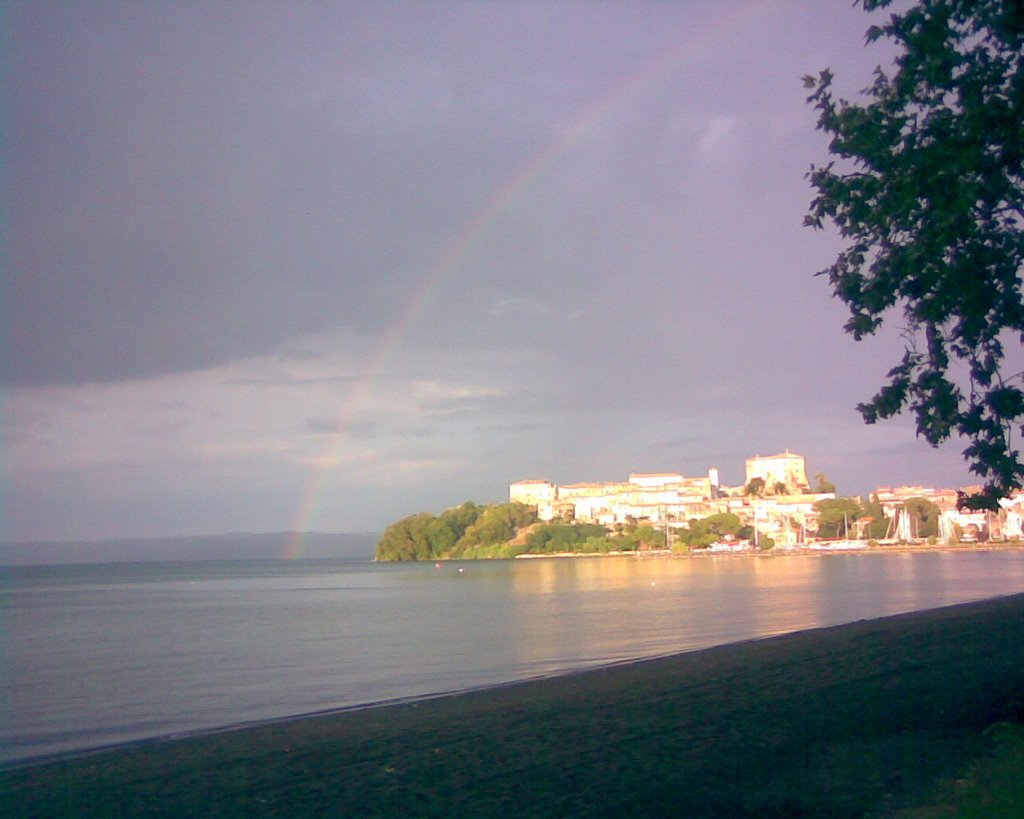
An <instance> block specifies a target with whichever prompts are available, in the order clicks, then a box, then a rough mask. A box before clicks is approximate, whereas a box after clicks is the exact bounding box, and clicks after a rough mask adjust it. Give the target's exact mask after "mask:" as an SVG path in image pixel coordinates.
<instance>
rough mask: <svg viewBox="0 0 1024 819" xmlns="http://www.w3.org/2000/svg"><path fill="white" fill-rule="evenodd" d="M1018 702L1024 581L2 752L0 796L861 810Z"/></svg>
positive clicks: (944, 768)
mask: <svg viewBox="0 0 1024 819" xmlns="http://www.w3.org/2000/svg"><path fill="white" fill-rule="evenodd" d="M1022 718H1024V595H1016V596H1013V597H1007V598H1002V599H998V600H994V601H987V602H982V603H970V604H966V605H961V606H954V607H950V608H946V609H939V610H936V611H931V612H922V613H915V614H909V615H902V616H898V617H890V618H886V619H882V620H874V621H868V622H860V623H855V624H851V625H848V626H840V627H836V628H827V629H817V630H814V631H808V632H801V633H798V634H792V635H786V636H783V637H778V638H773V639H769V640H762V641H757V642H751V643H743V644H737V645H731V646H722V647H718V648H713V649H709V650H706V651H700V652H694V653H689V654H682V655H677V656H673V657H668V658H663V659H657V660H651V661H645V662H638V663H634V664H630V665H624V666H619V667H615V668H610V669H604V670H600V671H594V672H587V673H580V674H575V675H571V676H566V677H559V678H554V679H549V680H540V681H534V682H528V683H521V684H517V685H512V686H508V687H505V688H498V689H491V690H486V691H479V692H473V693H468V694H463V695H459V696H452V697H444V698H439V699H435V700H428V701H424V702H420V703H416V704H412V703H409V704H402V705H394V706H389V707H385V708H373V709H366V710H360V711H352V712H346V713H340V714H334V715H328V716H319V717H313V718H307V719H297V720H292V721H288V722H282V723H277V724H272V725H264V726H259V727H254V728H249V729H245V730H239V731H232V732H224V733H218V734H210V735H204V736H198V737H192V738H187V739H182V740H176V741H169V742H159V743H150V744H142V745H137V746H132V747H129V748H124V749H120V750H113V751H107V752H103V753H97V754H93V755H88V756H83V757H78V758H71V759H66V760H62V761H54V762H50V763H47V764H40V765H35V766H31V767H25V768H19V769H13V770H8V771H3V772H0V815H3V816H141V815H145V816H183V815H202V816H301V815H315V816H409V815H415V816H497V815H503V816H567V815H569V816H573V815H575V816H583V815H586V816H660V815H682V816H708V817H710V816H715V817H722V816H758V817H770V816H779V817H783V816H784V817H795V816H829V817H841V816H862V815H865V814H867V815H885V814H886V813H887V812H889V811H891V810H896V809H898V808H901V807H905V806H907V805H913V804H917V803H919V802H921V801H922V800H926V799H927V798H928V796H929V794H932V793H934V790H935V787H936V783H938V782H939V781H941V780H942V779H943V778H950V777H955V776H957V775H958V774H959V772H960V771H962V770H963V769H964V766H965V764H967V763H969V762H970V761H971V760H972V759H973V758H974V757H975V756H976V755H978V754H980V753H981V752H982V750H983V748H984V737H983V736H982V732H983V730H984V729H985V728H986V727H987V726H989V725H990V724H992V723H995V722H997V721H1000V720H1007V719H1009V720H1017V721H1021V720H1022Z"/></svg>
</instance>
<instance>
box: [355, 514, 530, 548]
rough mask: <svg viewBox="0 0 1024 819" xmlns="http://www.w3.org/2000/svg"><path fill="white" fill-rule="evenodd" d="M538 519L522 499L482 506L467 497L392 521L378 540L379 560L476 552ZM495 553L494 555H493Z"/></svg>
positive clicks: (498, 543)
mask: <svg viewBox="0 0 1024 819" xmlns="http://www.w3.org/2000/svg"><path fill="white" fill-rule="evenodd" d="M536 520H537V510H536V509H535V508H533V507H531V506H525V505H524V504H521V503H492V504H489V505H487V506H478V505H477V504H475V503H473V502H472V501H467V502H466V503H464V504H462V505H461V506H456V507H454V508H453V509H448V510H447V511H445V512H442V513H441V514H440V515H437V516H435V515H431V514H430V513H428V512H420V513H418V514H415V515H409V516H408V517H404V518H402V519H401V520H399V521H396V522H395V523H392V524H391V525H390V526H388V527H387V528H386V529H385V530H384V534H383V535H382V536H381V539H380V541H379V542H378V543H377V549H376V552H375V558H376V559H377V560H436V559H438V558H452V557H462V556H466V555H467V554H468V555H469V556H474V555H473V552H474V551H475V550H478V549H480V548H481V547H492V546H495V545H504V544H506V543H507V542H508V541H509V540H511V539H512V538H514V537H515V535H516V533H517V532H518V531H519V529H520V528H523V527H526V526H529V525H530V524H532V523H534V522H535V521H536ZM489 556H494V555H489Z"/></svg>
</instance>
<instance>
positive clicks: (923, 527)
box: [903, 497, 940, 537]
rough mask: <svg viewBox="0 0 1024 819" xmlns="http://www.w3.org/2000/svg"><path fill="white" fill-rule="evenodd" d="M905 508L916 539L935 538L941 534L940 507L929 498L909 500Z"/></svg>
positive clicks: (904, 505)
mask: <svg viewBox="0 0 1024 819" xmlns="http://www.w3.org/2000/svg"><path fill="white" fill-rule="evenodd" d="M903 508H904V510H905V511H906V513H907V514H908V515H910V518H911V520H912V521H913V524H912V525H911V531H912V532H913V534H914V535H915V536H916V537H935V536H937V535H938V534H939V515H940V512H939V507H938V506H936V505H935V504H934V503H932V502H931V501H930V500H928V499H927V498H920V497H918V498H909V499H908V500H907V501H906V503H904V504H903Z"/></svg>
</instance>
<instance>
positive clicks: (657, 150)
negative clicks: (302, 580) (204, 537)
mask: <svg viewBox="0 0 1024 819" xmlns="http://www.w3.org/2000/svg"><path fill="white" fill-rule="evenodd" d="M869 22H870V18H869V17H868V16H867V15H865V14H864V13H863V11H862V10H860V9H859V8H857V9H851V8H850V7H849V4H848V3H846V2H845V0H843V1H842V2H840V0H835V2H831V1H830V2H827V3H825V2H822V3H814V4H808V3H806V2H801V0H780V2H778V3H772V4H765V3H739V2H738V3H717V2H715V3H712V2H707V3H678V4H668V3H664V4H661V3H659V4H646V5H644V6H642V7H641V8H639V9H638V7H637V6H636V4H634V3H626V2H622V3H619V2H610V3H601V4H592V3H582V2H581V3H577V2H572V1H570V2H532V3H514V4H508V3H498V2H479V3H464V2H452V3H445V2H437V3H420V2H397V3H390V4H387V5H386V6H385V5H381V4H376V3H359V2H342V3H334V4H321V3H303V2H298V3H289V4H280V3H274V2H253V3H245V4H236V3H215V2H192V3H175V2H169V3H160V4H147V3H135V2H93V3H88V4H86V3H14V4H10V5H9V6H8V8H6V9H5V25H6V29H7V33H8V37H7V40H8V41H7V43H6V44H5V45H6V46H7V47H6V48H5V58H6V60H7V62H6V69H7V70H6V72H5V78H6V79H7V81H8V83H7V84H8V88H9V93H8V97H7V102H8V110H7V113H8V117H7V120H6V122H7V125H6V128H7V130H6V131H5V138H6V139H5V149H6V151H5V152H6V155H7V164H6V165H5V168H6V173H7V179H6V181H7V185H8V191H7V194H8V195H7V196H6V197H5V204H6V206H7V215H8V219H7V220H6V221H7V224H6V230H7V235H6V238H8V239H9V241H6V242H5V250H6V251H7V257H6V259H5V262H6V265H7V269H8V270H9V271H10V272H9V275H8V276H7V277H6V278H5V291H4V299H3V303H2V309H3V310H4V315H3V322H0V326H2V328H3V329H2V331H0V332H3V334H4V338H3V343H2V344H0V365H2V366H0V376H2V379H3V381H4V383H5V384H7V385H9V386H10V387H11V390H10V396H11V400H10V412H9V413H5V415H4V418H3V419H2V423H3V428H4V436H3V446H4V449H3V452H0V455H3V456H4V460H5V462H9V463H11V464H12V468H11V470H10V472H11V475H13V476H14V478H10V483H11V486H12V487H13V492H14V495H13V496H15V500H16V502H12V504H11V508H12V509H14V510H15V512H16V518H17V519H16V520H15V521H14V526H13V531H16V532H21V533H25V534H26V536H32V535H33V534H38V533H41V532H43V531H44V530H45V531H47V532H53V531H57V532H64V531H67V532H68V533H69V534H70V535H75V536H87V535H89V534H90V533H93V532H95V533H103V534H108V533H110V532H111V531H112V530H113V529H115V528H117V526H119V525H120V526H121V527H122V529H123V530H124V531H125V532H129V530H130V532H137V533H145V534H161V533H168V532H170V533H174V532H175V531H181V530H180V529H176V527H180V526H185V529H186V530H187V531H190V532H197V531H218V530H239V529H247V528H250V524H251V525H252V526H259V527H262V528H267V529H272V528H287V526H288V525H290V523H291V516H292V515H293V513H294V510H295V508H296V506H297V505H298V504H299V503H300V502H301V499H302V497H303V492H304V488H305V487H306V486H308V485H309V484H310V483H311V482H314V483H315V482H318V481H320V477H321V476H323V475H327V476H328V477H327V478H325V480H324V483H325V485H326V486H329V487H332V488H333V493H332V491H329V490H325V492H324V498H325V500H324V501H323V510H322V515H323V518H322V520H321V521H319V525H320V527H321V528H325V529H330V528H335V529H338V528H354V529H366V528H372V527H374V526H377V525H379V524H383V523H385V522H387V520H388V519H389V518H392V517H397V516H398V515H400V514H405V513H406V512H408V511H409V510H410V509H416V508H423V507H425V506H428V505H429V504H446V503H448V502H449V501H450V502H458V501H460V500H463V499H464V498H465V497H478V498H480V497H484V496H496V495H497V496H500V495H501V494H502V492H503V491H504V489H503V487H505V486H506V485H507V483H508V482H509V481H511V480H514V479H516V478H518V477H522V476H524V475H547V476H548V477H550V478H552V479H553V480H587V479H603V478H606V477H607V478H615V477H621V476H622V475H624V474H628V472H630V471H632V470H634V469H641V470H642V469H660V468H665V469H680V470H683V471H692V472H700V471H702V470H703V469H705V468H706V467H707V466H708V465H712V464H714V465H718V466H720V467H721V468H722V469H723V472H727V470H729V469H737V470H741V469H742V460H743V458H744V457H747V456H748V455H750V454H752V450H757V449H761V450H767V449H771V448H779V449H782V448H784V447H786V446H790V447H792V448H794V449H800V448H803V449H804V450H806V452H807V454H808V456H809V457H811V458H812V466H813V464H814V461H813V458H818V459H819V460H820V461H822V462H823V464H824V465H825V466H826V467H827V470H826V471H828V472H829V474H830V476H832V477H834V478H835V479H837V480H838V481H839V482H840V483H846V484H847V485H855V486H864V485H867V484H870V483H871V481H872V480H874V478H873V475H874V473H875V471H878V472H881V469H880V468H879V469H878V470H875V469H874V467H872V463H873V461H872V459H873V458H879V459H882V460H884V461H885V463H886V464H887V467H886V468H889V469H891V470H893V471H897V467H899V468H900V469H903V471H902V472H901V474H910V472H911V471H912V468H911V467H909V466H908V467H906V468H905V469H904V465H905V463H911V462H912V463H914V464H916V466H915V467H913V468H918V469H921V470H923V471H925V472H927V471H928V469H929V468H933V469H934V472H933V473H929V474H935V475H936V476H942V477H943V478H944V479H945V477H946V476H949V475H951V474H953V472H954V466H955V464H956V463H957V460H958V455H957V449H956V448H954V449H953V450H952V452H953V455H952V456H949V455H948V453H947V452H946V451H944V452H943V453H942V455H941V457H940V456H937V455H935V454H933V453H930V452H923V453H921V452H918V454H917V455H914V456H913V457H911V455H910V453H908V452H902V451H897V450H893V449H890V448H889V445H890V444H893V445H894V444H895V443H896V442H897V441H899V440H903V439H901V437H900V436H909V437H911V438H912V427H911V428H909V429H908V428H904V427H898V428H897V427H894V426H893V427H887V428H884V429H883V428H872V429H865V428H863V427H862V426H861V425H860V422H859V419H858V418H857V416H856V414H855V413H854V411H853V409H852V408H853V406H854V405H855V403H856V402H857V401H859V400H863V399H865V398H866V397H869V396H870V394H871V393H872V392H873V390H874V389H875V387H876V382H877V381H878V380H879V379H880V378H881V377H882V376H883V375H884V373H885V371H886V370H887V369H888V366H890V365H891V362H892V360H893V359H894V358H895V357H896V356H895V352H894V350H895V349H896V347H897V345H898V342H899V339H898V338H897V337H896V335H895V334H894V333H883V334H882V337H881V338H880V339H877V340H873V341H871V342H866V343H864V344H862V345H854V344H853V343H852V342H851V341H850V340H849V339H848V338H847V337H846V336H845V335H844V334H843V333H842V331H841V329H840V328H841V325H842V321H843V319H844V316H843V312H842V310H841V309H840V307H839V306H838V305H837V304H835V303H834V302H832V301H831V300H830V298H829V294H828V291H827V288H826V287H825V283H824V282H823V281H821V280H820V279H814V278H813V273H814V272H815V271H817V270H820V269H821V268H822V267H824V266H825V265H826V264H828V263H829V261H830V260H831V257H832V256H833V254H834V252H835V250H836V247H837V245H836V240H835V237H832V236H829V235H815V234H812V233H809V232H808V231H806V230H805V229H803V228H802V227H801V220H802V216H803V213H804V211H805V209H806V207H807V202H808V200H809V198H810V192H809V189H808V187H807V183H806V180H805V179H804V174H805V172H806V170H807V168H808V167H809V165H810V163H811V162H812V161H820V160H821V159H822V158H823V157H824V154H825V146H824V144H823V142H822V139H821V135H820V134H819V133H817V132H815V130H814V117H813V112H812V111H810V110H809V109H808V107H807V106H806V104H805V102H804V94H805V92H804V90H803V88H802V87H801V85H800V76H801V75H802V74H804V73H808V72H813V71H816V70H818V69H820V68H822V67H824V66H826V65H831V66H832V67H834V68H835V69H836V71H837V75H838V76H839V77H840V78H841V81H842V82H849V83H850V84H851V89H850V91H849V93H854V92H855V91H856V89H857V88H859V87H861V86H863V85H864V84H866V83H867V82H868V81H869V77H870V71H871V68H872V67H873V66H874V64H875V63H876V62H878V61H879V60H882V59H884V57H885V52H884V49H883V50H877V49H876V50H874V51H871V50H865V49H864V48H863V46H862V42H863V40H862V38H863V32H864V30H865V28H866V27H867V25H868V24H869ZM887 430H891V431H887ZM428 444H429V446H428ZM954 446H955V445H954ZM874 450H879V451H880V452H875V451H874ZM834 451H840V452H842V455H841V456H834V457H833V456H832V455H830V452H834ZM913 451H914V452H917V450H913ZM886 452H890V453H896V454H893V455H892V457H889V456H887V455H885V453H886ZM830 458H832V460H829V459H830ZM886 458H887V460H885V459H886ZM900 458H902V459H904V460H903V461H900V460H899V459H900ZM929 458H931V459H932V460H929ZM936 458H938V460H935V459H936ZM730 464H731V465H732V466H730ZM926 464H932V465H934V466H933V467H926V466H925V465H926ZM814 468H816V467H814ZM318 470H319V471H318ZM128 472H130V473H131V476H130V477H126V475H127V473H128ZM833 473H835V474H833ZM739 477H742V476H739ZM15 478H16V479H15ZM728 479H729V480H731V479H733V478H732V477H729V478H728ZM878 479H879V480H881V481H885V480H888V479H887V478H884V477H881V475H879V478H878ZM921 480H925V478H921ZM76 493H77V494H76ZM126 506H131V508H132V509H133V512H132V518H131V520H128V519H126V518H125V512H124V509H125V507H126ZM118 521H124V522H123V523H118ZM182 521H188V522H189V523H188V525H186V524H185V523H182Z"/></svg>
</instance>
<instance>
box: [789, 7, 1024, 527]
mask: <svg viewBox="0 0 1024 819" xmlns="http://www.w3.org/2000/svg"><path fill="white" fill-rule="evenodd" d="M890 3H891V0H862V5H863V6H864V8H865V10H867V11H875V10H877V9H880V8H884V7H887V6H889V5H890ZM881 38H888V39H890V40H892V41H893V42H894V43H895V44H896V45H897V47H898V49H899V52H898V56H897V59H896V62H895V66H894V67H893V69H892V70H891V73H887V72H886V71H885V70H883V69H882V68H878V69H876V71H875V77H874V81H873V83H872V84H871V85H870V87H868V88H867V89H865V92H864V94H865V96H866V98H867V99H866V101H865V102H864V103H863V104H856V103H852V102H848V101H847V100H845V99H842V98H839V97H836V96H835V94H834V92H833V88H832V84H833V75H832V73H831V71H829V70H827V69H826V70H824V71H822V72H821V73H820V74H819V75H818V76H817V77H805V78H804V83H805V85H806V86H807V88H809V89H810V90H811V94H810V96H809V97H808V101H809V102H810V103H812V104H813V105H814V106H815V108H816V109H817V112H818V128H819V129H821V130H823V131H825V132H826V133H827V134H829V135H830V137H831V141H830V144H829V152H830V154H831V155H832V157H833V161H831V162H829V164H827V165H824V166H812V168H811V172H810V174H809V178H810V180H811V183H812V185H813V187H814V188H815V189H816V196H815V198H814V199H813V201H812V202H811V207H810V213H809V214H808V216H807V217H806V219H805V223H806V224H807V225H810V226H812V227H815V228H822V227H824V225H825V223H826V222H831V223H832V224H834V225H835V226H836V227H837V228H838V231H839V233H840V235H841V236H842V238H843V239H844V240H845V247H844V249H843V250H842V252H840V254H839V256H838V258H837V259H836V261H835V263H834V264H832V265H831V266H830V267H828V268H826V269H825V270H823V271H821V272H820V274H819V275H825V276H827V277H828V280H829V283H830V285H831V287H832V290H833V292H834V294H835V295H836V296H837V297H838V298H839V299H841V300H842V301H843V302H845V303H846V305H847V306H848V307H849V310H850V318H849V319H848V320H847V322H846V325H845V329H846V331H847V332H849V333H850V334H852V335H853V337H854V338H855V339H857V340H860V339H861V338H863V337H864V336H866V335H870V334H872V333H874V332H875V331H876V330H877V329H878V328H879V327H880V326H881V325H882V323H883V321H884V320H886V319H889V318H891V315H892V314H893V313H900V312H901V313H902V321H903V337H904V339H905V341H906V344H905V349H904V352H903V356H902V359H901V360H900V361H899V363H897V364H896V366H894V367H893V368H892V369H891V370H890V371H889V373H888V376H887V383H885V384H884V385H883V386H882V387H881V389H880V390H879V391H878V393H877V394H876V395H875V396H874V397H873V398H872V399H871V400H870V401H868V402H866V403H862V404H859V405H858V410H859V411H860V412H861V414H862V416H863V418H864V420H865V421H866V422H867V423H869V424H871V423H875V422H876V421H877V420H879V419H884V418H890V417H892V416H894V415H896V414H898V413H900V412H902V411H904V410H908V411H910V412H912V413H913V414H914V416H915V420H916V424H917V432H918V434H919V435H920V436H922V437H923V438H924V439H925V440H927V441H928V442H929V443H930V444H932V445H933V446H938V444H939V443H941V442H942V441H945V440H946V439H948V438H949V437H950V436H952V435H959V436H961V437H962V438H963V439H964V440H965V441H966V442H967V447H966V449H965V450H964V457H965V459H966V461H967V462H968V464H969V466H970V469H971V470H972V471H973V472H975V473H977V474H978V475H980V476H981V477H982V478H983V479H984V480H985V491H984V493H982V494H981V495H978V496H974V497H972V498H970V499H968V501H967V503H968V505H971V506H975V507H981V506H987V507H993V506H994V505H995V502H996V500H997V499H998V498H999V497H1001V496H1003V495H1005V494H1006V493H1007V492H1009V491H1011V490H1013V489H1015V488H1019V487H1020V486H1021V485H1022V480H1024V466H1022V463H1021V457H1020V453H1019V451H1018V450H1017V449H1016V448H1015V444H1014V435H1015V434H1017V433H1019V432H1020V431H1021V428H1020V424H1021V420H1022V419H1024V392H1022V390H1021V385H1022V381H1021V378H1022V374H1021V373H1010V372H1006V370H1007V369H1008V367H1007V366H1006V362H1007V357H1006V351H1007V346H1009V345H1013V346H1014V347H1017V345H1020V344H1022V343H1024V303H1022V295H1021V270H1022V261H1024V184H1022V177H1024V70H1022V63H1024V54H1022V50H1024V3H1022V2H1021V0H920V2H918V3H917V4H916V5H914V6H913V7H911V8H909V9H908V10H906V11H904V12H901V13H894V14H891V15H890V16H889V19H888V21H887V22H885V23H883V24H882V25H878V26H872V27H871V28H869V29H868V31H867V36H866V39H867V41H868V42H869V43H871V42H874V41H877V40H879V39H881Z"/></svg>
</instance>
